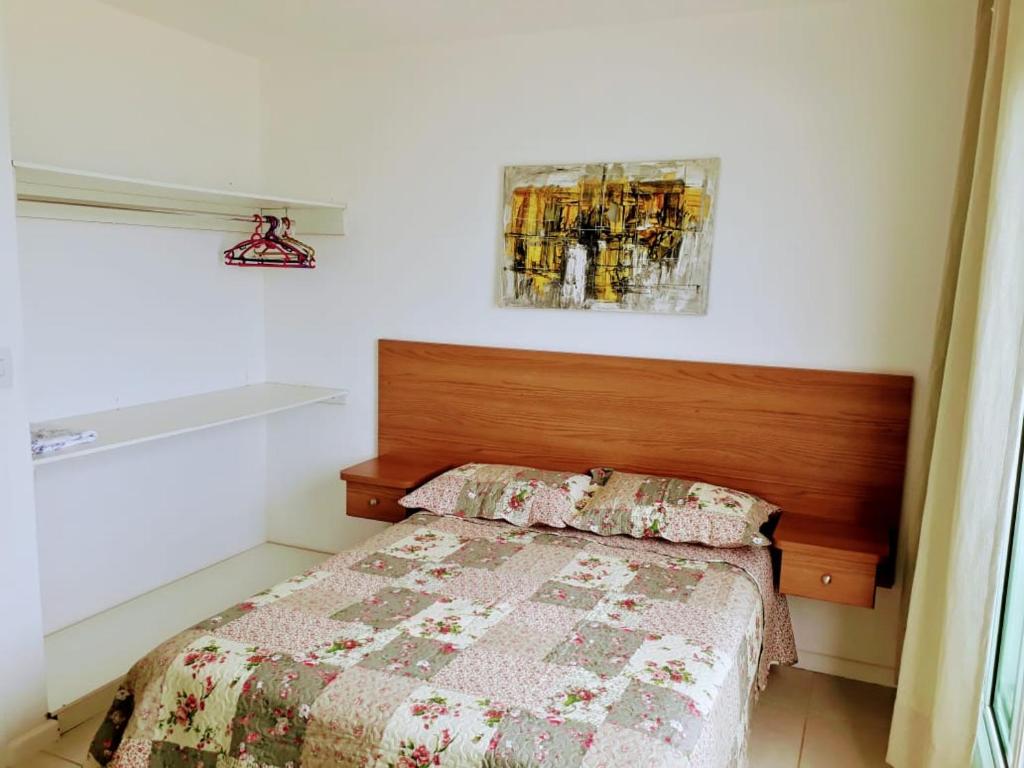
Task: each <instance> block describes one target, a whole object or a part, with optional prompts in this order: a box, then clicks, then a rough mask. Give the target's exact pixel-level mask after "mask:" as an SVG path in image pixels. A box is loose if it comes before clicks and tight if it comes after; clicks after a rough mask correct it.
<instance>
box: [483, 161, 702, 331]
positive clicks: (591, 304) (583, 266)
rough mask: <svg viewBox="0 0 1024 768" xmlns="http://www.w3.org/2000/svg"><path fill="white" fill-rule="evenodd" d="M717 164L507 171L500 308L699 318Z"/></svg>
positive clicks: (524, 167)
mask: <svg viewBox="0 0 1024 768" xmlns="http://www.w3.org/2000/svg"><path fill="white" fill-rule="evenodd" d="M718 166H719V161H718V159H717V158H709V159H703V160H666V161H661V162H637V163H602V164H585V165H517V166H509V167H507V168H505V223H504V244H503V248H502V256H501V258H502V274H501V305H502V306H506V307H548V308H559V309H598V310H602V309H603V310H619V311H623V310H625V311H633V312H668V313H676V314H704V313H705V312H706V311H707V301H708V295H707V294H708V273H709V272H710V269H711V237H712V233H713V231H714V212H715V196H716V191H717V184H718Z"/></svg>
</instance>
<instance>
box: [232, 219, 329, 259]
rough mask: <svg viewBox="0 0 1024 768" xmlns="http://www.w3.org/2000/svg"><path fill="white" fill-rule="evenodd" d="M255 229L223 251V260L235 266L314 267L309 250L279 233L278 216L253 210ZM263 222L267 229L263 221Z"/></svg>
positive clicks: (279, 220) (279, 222) (279, 221)
mask: <svg viewBox="0 0 1024 768" xmlns="http://www.w3.org/2000/svg"><path fill="white" fill-rule="evenodd" d="M252 218H253V222H254V223H255V225H256V226H255V229H254V230H253V233H252V234H251V235H250V236H249V237H248V238H247V239H245V240H243V241H241V242H240V243H238V244H236V245H233V246H232V247H230V248H228V249H227V250H226V251H224V263H225V264H229V265H231V266H237V267H292V268H301V269H313V268H314V267H315V266H316V261H315V259H313V258H312V257H311V256H310V254H308V253H306V252H305V251H303V250H301V249H299V248H298V247H296V246H295V245H293V244H291V243H288V242H286V241H285V240H284V238H283V237H282V236H281V235H279V234H278V230H279V229H280V227H281V219H279V218H278V217H277V216H267V217H266V218H264V217H263V216H261V215H260V214H258V213H257V214H253V217H252ZM264 224H266V225H267V228H266V231H263V229H262V228H263V225H264Z"/></svg>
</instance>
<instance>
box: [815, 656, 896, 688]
mask: <svg viewBox="0 0 1024 768" xmlns="http://www.w3.org/2000/svg"><path fill="white" fill-rule="evenodd" d="M797 655H798V656H799V657H800V661H799V662H798V663H797V666H798V667H799V668H800V669H808V670H810V671H811V672H821V673H822V674H826V675H834V676H835V677H845V678H848V679H850V680H860V681H862V682H865V683H874V684H875V685H885V686H888V687H889V688H895V687H896V669H895V668H894V667H883V666H880V665H878V664H869V663H868V662H866V661H856V660H854V659H843V658H840V657H839V656H828V655H826V654H824V653H814V652H812V651H801V650H798V651H797Z"/></svg>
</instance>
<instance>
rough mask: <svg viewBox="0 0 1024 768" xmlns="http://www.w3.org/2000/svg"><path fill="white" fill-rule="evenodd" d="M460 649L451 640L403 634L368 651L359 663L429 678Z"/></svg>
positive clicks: (391, 671)
mask: <svg viewBox="0 0 1024 768" xmlns="http://www.w3.org/2000/svg"><path fill="white" fill-rule="evenodd" d="M457 652H458V650H457V649H456V648H455V646H454V645H452V644H451V643H445V642H439V641H437V640H431V639H430V638H425V637H414V636H412V635H405V634H402V635H399V636H398V637H396V638H395V639H394V640H392V641H391V642H390V643H388V644H387V645H385V646H384V647H383V648H381V649H380V650H379V651H374V652H373V653H371V654H369V655H368V656H367V657H366V658H365V659H363V660H362V661H361V662H359V664H358V666H360V667H365V668H366V669H376V670H379V671H381V672H390V673H391V674H393V675H405V676H406V677H415V678H417V679H419V680H429V679H430V678H432V677H433V676H434V675H436V674H437V673H438V672H440V671H441V669H443V668H444V667H445V666H447V665H448V663H449V662H451V661H452V659H454V658H455V655H456V653H457Z"/></svg>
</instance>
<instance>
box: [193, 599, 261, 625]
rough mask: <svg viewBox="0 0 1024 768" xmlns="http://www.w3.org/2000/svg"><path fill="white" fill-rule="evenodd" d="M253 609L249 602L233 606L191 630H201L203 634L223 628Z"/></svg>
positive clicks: (253, 606)
mask: <svg viewBox="0 0 1024 768" xmlns="http://www.w3.org/2000/svg"><path fill="white" fill-rule="evenodd" d="M255 608H256V606H255V605H254V604H253V603H250V602H245V603H238V605H233V606H231V607H230V608H228V609H227V610H226V611H221V612H220V613H218V614H217V615H216V616H211V617H210V618H208V619H205V620H204V621H201V622H199V623H198V624H196V625H195V626H194V627H192V629H201V630H203V631H204V632H210V631H212V630H215V629H218V628H220V627H223V626H224V625H225V624H228V623H230V622H232V621H234V620H235V619H238V618H241V617H242V616H245V615H246V614H247V613H249V612H250V611H252V610H254V609H255Z"/></svg>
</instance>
